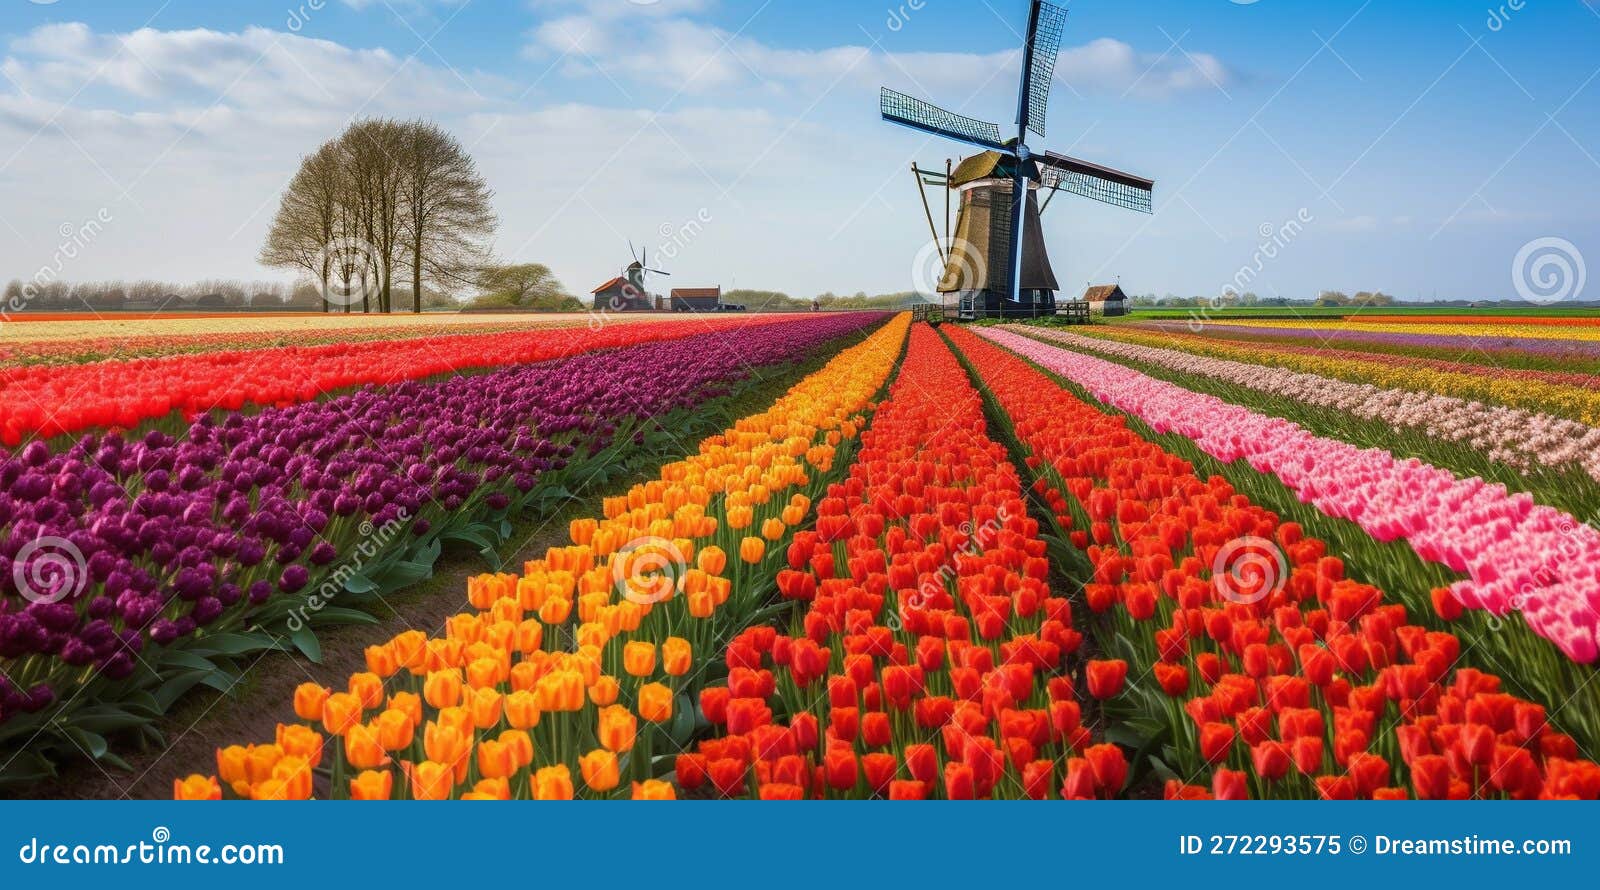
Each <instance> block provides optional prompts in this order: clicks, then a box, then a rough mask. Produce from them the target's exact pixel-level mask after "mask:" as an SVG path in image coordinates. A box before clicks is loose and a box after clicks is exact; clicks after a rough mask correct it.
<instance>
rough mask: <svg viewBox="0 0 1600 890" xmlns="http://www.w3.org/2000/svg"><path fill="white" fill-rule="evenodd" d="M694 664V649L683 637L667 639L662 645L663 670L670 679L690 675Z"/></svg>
mask: <svg viewBox="0 0 1600 890" xmlns="http://www.w3.org/2000/svg"><path fill="white" fill-rule="evenodd" d="M693 663H694V648H693V647H692V646H690V645H689V641H688V640H685V639H683V638H682V637H667V639H666V641H665V642H663V643H662V644H661V669H662V670H663V671H666V672H667V676H669V677H681V676H683V675H684V674H687V673H689V668H690V667H691V666H692V665H693Z"/></svg>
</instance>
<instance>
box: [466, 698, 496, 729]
mask: <svg viewBox="0 0 1600 890" xmlns="http://www.w3.org/2000/svg"><path fill="white" fill-rule="evenodd" d="M502 698H503V696H501V695H500V693H499V692H498V691H497V690H494V689H474V690H472V693H471V694H470V695H468V696H467V705H468V706H469V707H470V708H471V709H472V724H473V725H474V726H476V727H477V728H479V729H493V728H494V727H495V726H497V725H498V724H499V723H500V703H501V699H502Z"/></svg>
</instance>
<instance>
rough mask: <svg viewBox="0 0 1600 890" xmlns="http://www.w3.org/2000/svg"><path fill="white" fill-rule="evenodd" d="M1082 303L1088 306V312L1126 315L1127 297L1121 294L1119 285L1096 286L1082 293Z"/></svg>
mask: <svg viewBox="0 0 1600 890" xmlns="http://www.w3.org/2000/svg"><path fill="white" fill-rule="evenodd" d="M1083 300H1084V302H1086V303H1088V304H1089V311H1090V312H1098V313H1100V314H1101V315H1127V314H1128V295H1127V294H1125V293H1123V292H1122V285H1120V284H1096V285H1093V286H1091V287H1090V288H1089V289H1088V290H1086V291H1084V292H1083Z"/></svg>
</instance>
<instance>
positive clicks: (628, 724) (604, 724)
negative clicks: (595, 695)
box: [597, 705, 639, 754]
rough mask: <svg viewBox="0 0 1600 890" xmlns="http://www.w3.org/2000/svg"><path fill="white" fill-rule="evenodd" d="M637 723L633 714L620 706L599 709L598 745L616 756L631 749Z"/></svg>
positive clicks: (636, 732) (636, 731)
mask: <svg viewBox="0 0 1600 890" xmlns="http://www.w3.org/2000/svg"><path fill="white" fill-rule="evenodd" d="M638 731H639V723H638V721H637V720H635V719H634V716H633V712H631V711H629V710H628V709H627V708H625V707H623V706H622V705H607V706H606V707H604V708H601V709H600V728H599V731H598V733H597V734H598V735H599V737H600V744H601V745H602V746H603V747H605V749H606V750H608V751H615V752H617V753H618V754H620V753H622V752H624V751H627V750H630V749H631V748H633V741H634V736H635V735H637V734H638Z"/></svg>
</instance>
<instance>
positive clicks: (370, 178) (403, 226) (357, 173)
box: [261, 119, 496, 312]
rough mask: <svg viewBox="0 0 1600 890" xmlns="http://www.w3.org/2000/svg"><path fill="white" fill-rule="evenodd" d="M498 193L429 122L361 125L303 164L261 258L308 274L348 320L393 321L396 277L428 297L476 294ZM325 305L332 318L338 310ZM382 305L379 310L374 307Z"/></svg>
mask: <svg viewBox="0 0 1600 890" xmlns="http://www.w3.org/2000/svg"><path fill="white" fill-rule="evenodd" d="M492 196H493V193H492V192H490V190H489V188H488V186H487V185H486V184H485V183H484V181H483V177H482V176H480V175H479V173H478V170H477V166H476V164H474V163H473V161H472V158H471V157H470V156H469V155H468V154H467V152H466V150H465V149H464V148H463V147H462V146H461V144H460V143H459V142H458V141H456V139H455V138H454V137H452V136H451V135H450V134H448V133H446V132H445V131H444V130H442V129H440V128H439V127H437V126H435V125H433V124H430V123H427V122H425V121H412V122H407V123H400V122H397V121H392V120H383V119H368V120H362V121H357V122H356V123H354V124H352V125H351V126H350V127H349V128H348V129H346V130H345V131H344V133H342V134H340V136H339V137H338V138H336V139H334V140H332V141H330V142H328V143H326V144H325V145H323V146H322V147H321V148H319V149H318V150H317V151H316V152H315V153H313V154H311V155H309V156H307V157H306V158H304V159H303V160H302V161H301V165H300V170H299V172H297V173H296V174H295V176H294V178H293V179H292V180H291V181H290V183H289V186H288V188H287V189H286V190H285V192H284V195H283V200H282V203H281V205H280V206H279V208H278V213H277V216H276V217H274V219H273V222H272V227H271V229H270V230H269V232H268V235H267V241H266V243H265V245H264V246H263V247H262V250H261V262H262V263H263V264H264V265H268V266H275V267H279V268H292V269H298V270H301V271H304V272H305V273H306V274H307V275H308V276H309V277H311V278H312V279H313V280H314V281H316V282H319V283H321V284H322V287H323V293H324V296H325V298H326V296H327V294H328V292H329V290H330V289H331V288H333V287H334V286H335V282H337V283H338V287H339V289H340V292H341V294H342V295H343V296H344V299H342V300H339V301H338V302H341V303H343V304H344V311H346V312H349V311H350V304H351V303H352V302H353V301H354V298H355V295H356V293H357V291H358V290H359V293H360V299H361V309H362V311H363V312H371V311H373V309H374V308H376V310H377V311H379V312H390V311H393V308H394V306H393V294H394V276H395V272H396V270H397V268H406V269H409V271H410V274H411V288H410V293H411V309H412V311H413V312H421V311H422V301H423V295H424V294H427V293H429V291H430V289H431V290H434V291H439V290H448V289H449V288H450V287H452V286H460V285H470V284H472V283H473V282H474V281H475V280H476V277H477V274H478V272H479V271H480V270H481V269H483V268H484V267H485V266H487V265H489V263H490V259H489V251H488V242H489V240H490V239H491V238H492V237H493V235H494V230H495V226H496V219H495V216H494V211H493V209H492V208H491V206H490V199H491V198H492ZM329 302H330V301H329V300H327V299H325V300H324V307H323V308H324V309H325V310H326V309H328V308H330V307H329V306H328V305H327V304H328V303H329ZM374 303H375V304H376V306H374Z"/></svg>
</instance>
